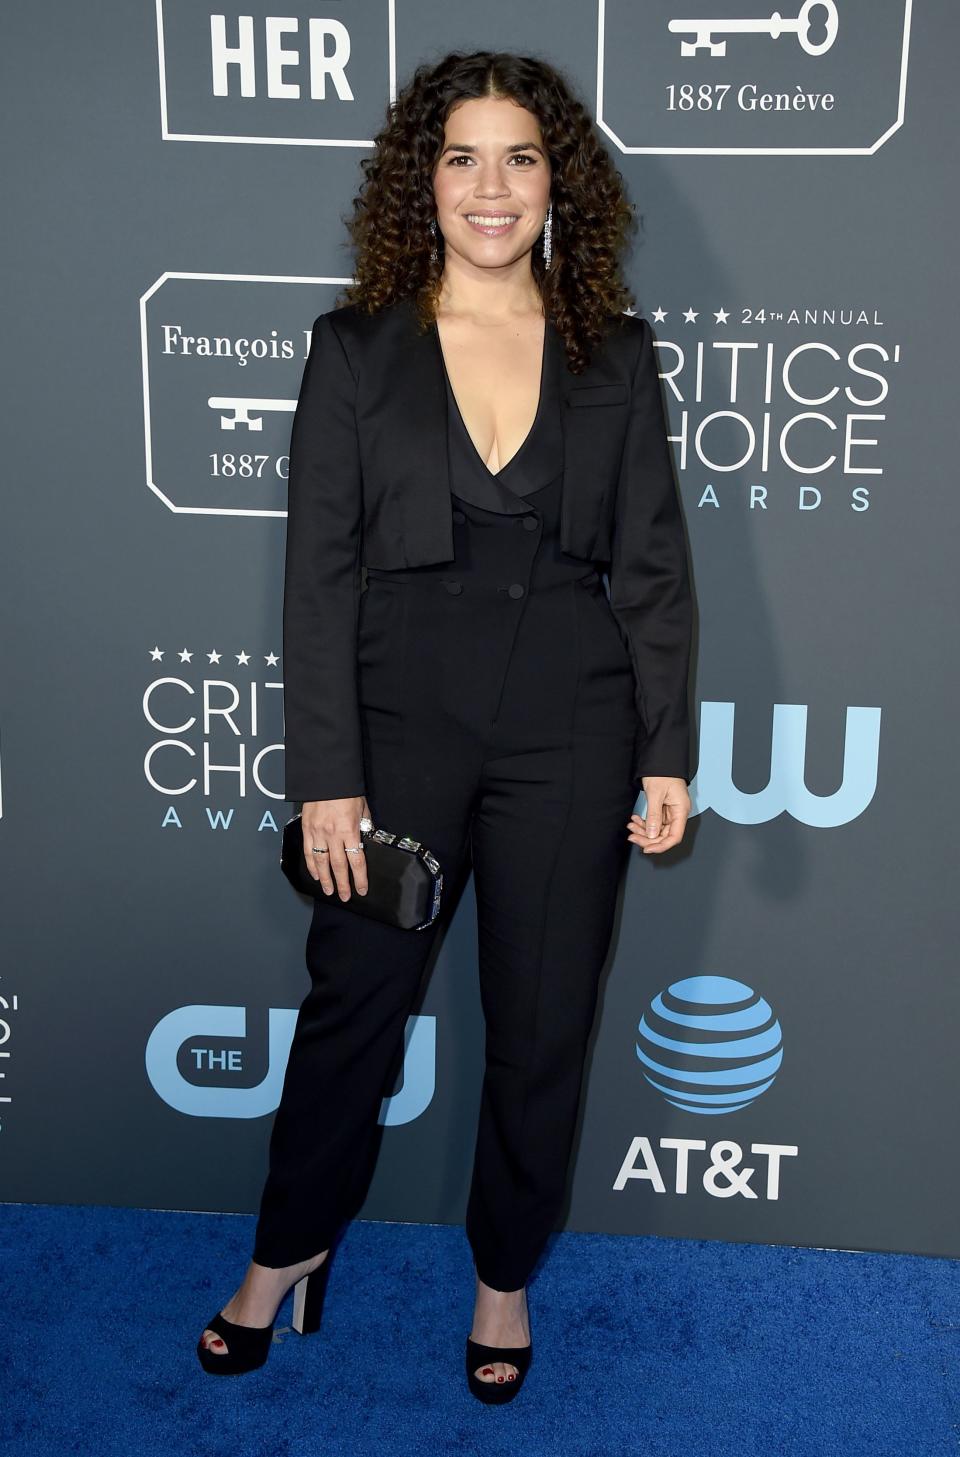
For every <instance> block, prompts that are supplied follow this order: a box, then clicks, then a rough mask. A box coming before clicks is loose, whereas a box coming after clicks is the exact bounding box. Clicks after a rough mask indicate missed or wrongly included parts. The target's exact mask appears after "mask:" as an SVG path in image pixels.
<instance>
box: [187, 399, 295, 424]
mask: <svg viewBox="0 0 960 1457" xmlns="http://www.w3.org/2000/svg"><path fill="white" fill-rule="evenodd" d="M207 404H208V405H209V406H210V408H211V410H220V411H221V412H222V413H221V415H220V429H221V430H236V428H237V426H238V425H245V426H246V427H247V429H248V430H262V429H263V414H264V411H269V410H286V411H289V412H291V413H292V412H293V411H294V410H295V409H296V408H297V402H296V400H253V399H243V398H241V397H238V396H230V395H211V396H210V397H209V399H208V400H207Z"/></svg>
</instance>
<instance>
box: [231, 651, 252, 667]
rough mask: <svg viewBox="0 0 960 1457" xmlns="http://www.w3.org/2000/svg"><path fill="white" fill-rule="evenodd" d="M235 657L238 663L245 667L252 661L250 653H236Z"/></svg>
mask: <svg viewBox="0 0 960 1457" xmlns="http://www.w3.org/2000/svg"><path fill="white" fill-rule="evenodd" d="M234 656H235V657H236V660H237V662H238V663H240V664H243V665H246V664H247V663H249V661H250V655H249V653H236V654H234Z"/></svg>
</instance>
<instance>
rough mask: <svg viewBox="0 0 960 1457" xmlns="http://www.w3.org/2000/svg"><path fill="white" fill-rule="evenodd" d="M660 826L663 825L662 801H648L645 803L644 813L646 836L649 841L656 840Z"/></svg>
mask: <svg viewBox="0 0 960 1457" xmlns="http://www.w3.org/2000/svg"><path fill="white" fill-rule="evenodd" d="M662 824H663V800H662V799H657V800H652V801H651V800H648V801H647V813H646V816H645V825H646V831H647V836H648V838H649V839H651V840H655V839H656V838H657V836H658V835H659V833H660V827H661V825H662Z"/></svg>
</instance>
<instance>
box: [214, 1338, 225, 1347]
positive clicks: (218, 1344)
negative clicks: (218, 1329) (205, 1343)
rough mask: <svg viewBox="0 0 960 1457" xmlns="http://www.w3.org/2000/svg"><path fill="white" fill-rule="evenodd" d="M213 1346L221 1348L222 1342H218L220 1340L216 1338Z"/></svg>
mask: <svg viewBox="0 0 960 1457" xmlns="http://www.w3.org/2000/svg"><path fill="white" fill-rule="evenodd" d="M213 1344H214V1345H215V1346H222V1345H223V1341H221V1340H220V1339H219V1337H218V1338H217V1339H216V1340H215V1341H214V1343H213Z"/></svg>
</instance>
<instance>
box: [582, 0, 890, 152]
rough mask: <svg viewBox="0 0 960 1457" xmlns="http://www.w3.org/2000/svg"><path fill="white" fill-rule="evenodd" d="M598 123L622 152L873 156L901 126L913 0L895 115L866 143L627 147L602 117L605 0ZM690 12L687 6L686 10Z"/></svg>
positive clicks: (600, 14) (600, 13)
mask: <svg viewBox="0 0 960 1457" xmlns="http://www.w3.org/2000/svg"><path fill="white" fill-rule="evenodd" d="M597 7H598V8H597V107H596V112H597V126H598V127H599V128H600V129H601V131H604V132H605V133H606V134H607V136H608V137H609V138H610V140H611V141H612V142H613V143H614V144H615V145H616V146H617V147H619V149H620V151H621V152H623V153H625V154H628V155H629V154H639V155H649V156H654V155H656V156H675V157H682V156H691V157H800V156H804V157H872V156H873V154H874V153H875V152H878V151H879V150H880V148H881V147H882V146H883V144H884V142H886V141H887V140H888V139H889V138H890V137H892V136H893V134H894V132H896V131H899V130H900V128H901V127H902V126H903V119H904V112H905V109H906V97H907V62H908V58H909V54H910V22H911V18H912V15H913V0H904V12H903V39H902V44H901V49H900V88H899V94H898V98H897V118H896V121H894V122H893V123H892V125H891V126H889V127H888V128H887V130H886V131H885V132H882V133H881V135H880V136H879V137H878V138H877V140H876V141H875V142H874V143H873V144H872V145H871V146H869V147H630V146H628V145H627V144H626V142H624V141H622V140H621V138H620V137H619V136H618V135H617V133H616V132H615V131H614V130H613V127H612V126H610V125H609V124H608V123H607V122H606V121H604V119H603V56H604V24H605V18H606V0H597ZM688 13H689V10H688Z"/></svg>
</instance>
